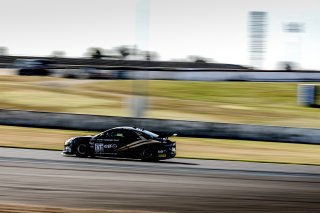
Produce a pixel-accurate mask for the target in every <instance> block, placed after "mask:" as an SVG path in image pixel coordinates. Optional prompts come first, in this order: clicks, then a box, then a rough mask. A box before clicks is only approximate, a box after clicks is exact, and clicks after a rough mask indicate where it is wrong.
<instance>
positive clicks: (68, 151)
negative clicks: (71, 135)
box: [61, 146, 73, 155]
mask: <svg viewBox="0 0 320 213" xmlns="http://www.w3.org/2000/svg"><path fill="white" fill-rule="evenodd" d="M61 154H62V155H73V152H72V149H71V147H70V146H65V147H64V149H63V151H62V153H61Z"/></svg>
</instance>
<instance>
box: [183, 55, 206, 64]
mask: <svg viewBox="0 0 320 213" xmlns="http://www.w3.org/2000/svg"><path fill="white" fill-rule="evenodd" d="M187 60H188V61H191V62H195V63H208V62H212V59H210V58H205V57H203V56H198V55H190V56H188V57H187Z"/></svg>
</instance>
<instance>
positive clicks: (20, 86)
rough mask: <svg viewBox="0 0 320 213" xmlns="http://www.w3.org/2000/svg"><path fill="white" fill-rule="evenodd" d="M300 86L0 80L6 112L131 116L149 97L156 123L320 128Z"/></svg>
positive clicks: (150, 112) (150, 114)
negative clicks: (301, 100) (299, 99)
mask: <svg viewBox="0 0 320 213" xmlns="http://www.w3.org/2000/svg"><path fill="white" fill-rule="evenodd" d="M297 84H298V83H284V82H281V83H274V82H192V81H159V80H151V81H132V80H98V81H97V80H76V79H62V78H51V77H34V76H27V77H26V76H0V108H9V109H22V110H38V111H51V112H67V113H82V114H96V115H113V116H130V115H131V112H130V108H129V106H130V103H131V102H130V100H131V98H132V96H131V95H132V94H133V91H135V92H140V93H142V94H148V98H147V100H148V110H147V112H146V117H150V118H166V119H182V120H203V121H216V122H228V123H247V124H262V125H279V126H295V127H312V128H320V113H319V109H318V108H307V107H301V106H298V105H297V103H296V93H297ZM139 88H140V89H139ZM141 88H148V89H147V90H143V89H141ZM136 90H137V91H136Z"/></svg>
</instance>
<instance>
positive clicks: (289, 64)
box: [277, 61, 299, 71]
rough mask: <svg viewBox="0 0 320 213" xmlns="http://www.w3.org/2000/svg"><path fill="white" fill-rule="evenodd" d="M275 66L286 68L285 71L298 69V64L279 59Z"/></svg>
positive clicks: (281, 68)
mask: <svg viewBox="0 0 320 213" xmlns="http://www.w3.org/2000/svg"><path fill="white" fill-rule="evenodd" d="M277 67H278V69H280V70H287V71H291V70H297V69H299V65H298V64H297V63H295V62H292V61H280V62H278V65H277Z"/></svg>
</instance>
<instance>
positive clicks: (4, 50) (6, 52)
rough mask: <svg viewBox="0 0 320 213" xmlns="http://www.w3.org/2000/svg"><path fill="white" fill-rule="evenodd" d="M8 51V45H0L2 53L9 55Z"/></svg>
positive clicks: (0, 53)
mask: <svg viewBox="0 0 320 213" xmlns="http://www.w3.org/2000/svg"><path fill="white" fill-rule="evenodd" d="M8 52H9V51H8V48H7V47H0V55H8Z"/></svg>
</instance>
